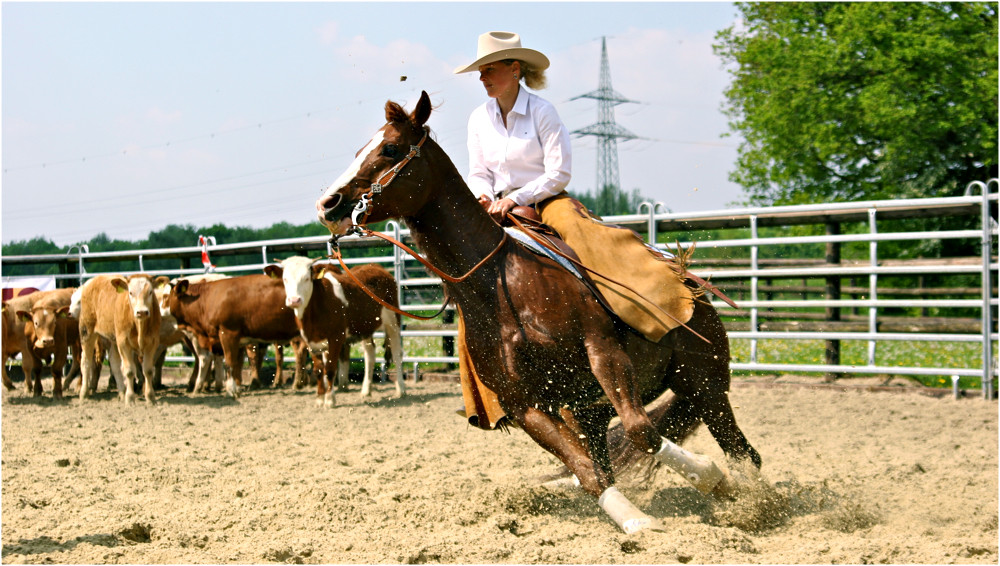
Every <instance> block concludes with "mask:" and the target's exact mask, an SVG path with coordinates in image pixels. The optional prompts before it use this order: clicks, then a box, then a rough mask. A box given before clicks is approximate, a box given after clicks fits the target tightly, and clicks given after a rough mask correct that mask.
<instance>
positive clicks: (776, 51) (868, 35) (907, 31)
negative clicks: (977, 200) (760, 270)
mask: <svg viewBox="0 0 1000 566" xmlns="http://www.w3.org/2000/svg"><path fill="white" fill-rule="evenodd" d="M737 7H738V9H739V10H740V12H741V13H742V16H743V20H744V24H743V26H740V27H737V26H734V27H730V28H728V29H726V30H723V31H721V32H719V33H718V34H717V36H716V40H717V42H716V44H715V51H716V53H717V54H719V55H720V56H721V57H722V58H723V60H724V61H725V62H726V64H727V65H728V66H729V68H730V72H731V74H732V83H731V85H730V87H729V88H728V90H727V91H726V97H727V103H726V107H725V110H726V112H727V115H728V116H729V118H730V128H731V129H732V130H734V131H736V132H738V133H740V134H741V135H742V137H743V139H744V141H743V142H742V144H741V146H740V149H739V158H738V162H737V169H736V170H735V171H734V172H733V173H732V174H731V175H730V178H731V180H733V181H734V182H736V183H739V184H740V185H742V186H743V187H744V189H745V191H746V193H747V195H748V196H749V201H750V204H756V205H767V204H795V203H803V202H821V201H845V200H867V199H887V198H909V197H930V196H955V195H960V194H962V192H963V191H964V190H965V187H966V186H967V185H968V183H970V182H972V181H977V180H978V181H985V180H987V179H989V178H992V177H995V176H996V175H997V113H998V109H997V4H996V3H917V2H913V3H910V2H905V3H898V2H845V3H839V2H838V3H826V2H820V3H813V2H773V3H772V2H761V3H739V4H737ZM744 26H745V27H744Z"/></svg>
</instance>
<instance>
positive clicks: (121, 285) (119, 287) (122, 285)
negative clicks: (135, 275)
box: [111, 277, 128, 293]
mask: <svg viewBox="0 0 1000 566" xmlns="http://www.w3.org/2000/svg"><path fill="white" fill-rule="evenodd" d="M111 286H112V287H114V288H115V291H118V292H119V293H126V292H128V282H127V281H125V280H124V279H122V278H121V277H115V278H114V279H112V280H111Z"/></svg>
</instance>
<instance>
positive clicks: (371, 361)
mask: <svg viewBox="0 0 1000 566" xmlns="http://www.w3.org/2000/svg"><path fill="white" fill-rule="evenodd" d="M361 346H362V348H363V349H364V351H365V380H364V382H363V383H362V384H361V396H362V397H368V396H370V395H371V394H372V391H371V387H372V377H373V376H374V375H375V340H374V339H372V337H371V336H369V337H367V338H362V339H361Z"/></svg>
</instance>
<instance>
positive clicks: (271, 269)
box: [264, 265, 285, 279]
mask: <svg viewBox="0 0 1000 566" xmlns="http://www.w3.org/2000/svg"><path fill="white" fill-rule="evenodd" d="M284 272H285V270H284V269H282V268H281V266H280V265H265V266H264V273H266V274H267V276H268V277H270V278H271V279H281V276H282V275H283V274H284Z"/></svg>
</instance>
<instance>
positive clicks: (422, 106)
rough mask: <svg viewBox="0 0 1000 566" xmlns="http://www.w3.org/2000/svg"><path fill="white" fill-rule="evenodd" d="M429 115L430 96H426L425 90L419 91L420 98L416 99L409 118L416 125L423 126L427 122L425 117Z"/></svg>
mask: <svg viewBox="0 0 1000 566" xmlns="http://www.w3.org/2000/svg"><path fill="white" fill-rule="evenodd" d="M430 117H431V97H430V96H427V91H426V90H424V91H420V100H419V101H417V107H416V108H414V109H413V114H411V115H410V119H412V120H413V123H414V124H416V125H417V126H423V125H424V124H426V123H427V119H428V118H430Z"/></svg>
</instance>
